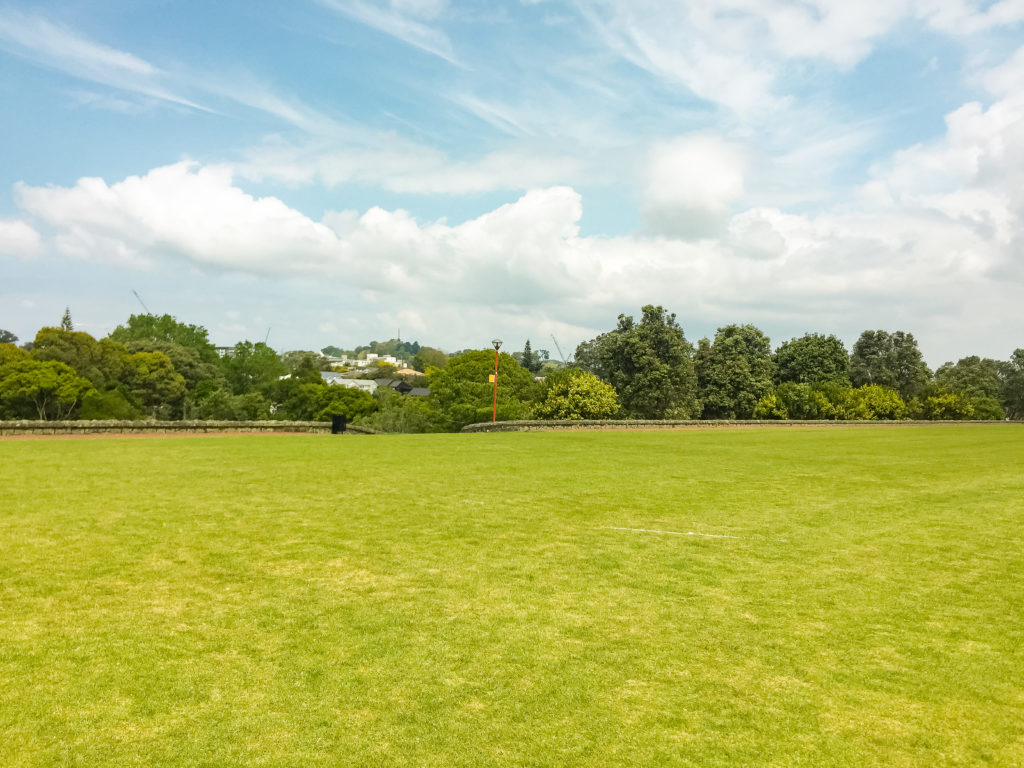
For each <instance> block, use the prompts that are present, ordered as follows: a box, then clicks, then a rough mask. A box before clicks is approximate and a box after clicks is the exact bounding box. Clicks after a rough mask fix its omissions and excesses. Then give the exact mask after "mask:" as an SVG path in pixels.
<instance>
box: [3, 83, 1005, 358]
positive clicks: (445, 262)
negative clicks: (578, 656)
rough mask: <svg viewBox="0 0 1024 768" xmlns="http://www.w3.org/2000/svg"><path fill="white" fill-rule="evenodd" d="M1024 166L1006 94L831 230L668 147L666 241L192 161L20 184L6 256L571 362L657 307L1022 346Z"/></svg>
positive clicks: (729, 150) (653, 180) (550, 209)
mask: <svg viewBox="0 0 1024 768" xmlns="http://www.w3.org/2000/svg"><path fill="white" fill-rule="evenodd" d="M999 92H1000V93H1002V92H1003V91H999ZM1022 158H1024V98H1022V97H1020V96H1018V95H1017V94H1016V92H1010V93H1006V94H1005V95H1004V96H1003V97H1002V98H1000V99H999V100H997V101H995V102H993V103H991V104H989V105H988V106H983V105H981V104H978V103H970V104H966V105H964V106H963V107H961V108H959V109H957V110H954V111H953V112H951V113H950V114H949V115H948V116H947V119H946V132H945V135H944V136H943V137H942V138H941V139H939V140H936V141H934V142H931V143H928V144H921V145H916V146H913V147H909V148H907V149H905V150H902V151H900V152H897V153H895V154H893V155H892V156H891V157H890V158H889V159H888V160H887V161H886V162H883V163H879V164H878V165H877V166H875V167H874V168H873V169H872V171H871V178H870V180H869V181H868V182H867V183H866V184H865V185H863V187H862V188H861V189H860V190H859V193H858V195H857V196H855V197H854V198H853V199H849V200H846V201H844V203H843V204H842V205H841V206H836V207H835V208H833V209H831V210H825V211H823V212H820V213H818V214H816V215H807V214H796V213H792V212H787V211H785V210H781V209H779V208H776V207H767V206H757V207H747V208H745V209H744V208H743V207H742V206H741V203H743V198H744V186H745V176H744V174H745V159H744V152H743V150H742V148H739V147H737V146H735V145H733V144H730V143H728V142H726V141H724V140H722V139H720V138H717V137H713V136H708V135H697V136H684V137H680V138H678V139H675V140H672V141H669V142H666V143H664V144H661V145H659V146H658V147H657V148H656V149H655V150H654V152H653V153H652V155H651V165H650V167H649V169H648V174H647V177H646V186H645V188H644V189H645V197H644V200H645V205H646V210H648V212H649V213H650V215H651V218H650V219H649V221H651V222H654V223H657V222H661V223H662V224H663V226H661V227H660V228H656V227H654V226H652V227H651V231H649V232H647V233H643V234H635V235H630V236H624V237H613V238H607V237H594V236H584V235H581V234H580V229H579V225H580V221H581V217H582V213H583V208H584V200H583V198H582V197H581V196H580V194H579V193H578V192H577V191H576V190H575V189H573V188H571V187H568V186H546V187H543V188H537V189H532V190H530V191H528V192H526V193H525V194H523V195H521V196H520V197H519V198H518V199H516V200H515V201H513V202H510V203H508V204H506V205H503V206H500V207H498V208H496V209H494V210H492V211H490V212H488V213H486V214H484V215H482V216H479V217H477V218H475V219H472V220H470V221H467V222H464V223H462V224H458V225H455V226H453V225H449V224H447V223H445V222H443V221H435V222H425V221H420V220H417V219H416V218H415V217H413V216H411V215H410V214H409V213H407V212H405V211H402V210H384V209H383V208H379V207H375V208H370V209H369V210H366V211H362V212H360V211H338V212H331V213H328V214H327V215H325V216H324V217H323V218H322V220H320V221H315V220H313V219H311V218H309V217H308V216H306V215H304V214H303V213H301V212H300V211H297V210H295V209H293V208H291V207H289V206H288V205H286V204H285V203H284V202H282V201H281V200H279V199H277V198H273V197H256V196H253V195H251V194H249V193H248V192H246V191H245V189H244V181H240V180H239V179H238V178H237V177H236V175H235V174H233V173H232V171H231V169H230V168H228V167H226V166H202V165H198V164H195V163H184V162H183V163H177V164H174V165H170V166H165V167H162V168H156V169H154V170H152V171H150V172H149V173H147V174H145V175H143V176H138V177H129V178H127V179H124V180H122V181H117V182H113V183H108V182H106V181H104V180H102V179H95V178H92V179H90V178H86V179H81V180H80V181H79V182H78V183H77V184H75V185H74V186H71V187H33V186H28V185H24V184H22V185H18V186H17V187H16V190H15V198H16V201H17V203H18V205H19V206H20V207H21V209H22V211H23V220H4V221H0V243H5V244H9V243H12V242H13V243H16V244H18V243H20V245H17V246H16V248H17V250H18V252H19V253H26V252H29V251H32V250H38V249H40V248H41V247H42V246H40V245H39V234H38V232H42V234H43V237H44V238H45V239H46V242H47V243H49V247H50V248H51V249H55V250H56V251H57V252H59V253H62V254H64V255H67V256H70V257H74V258H80V259H89V260H92V261H99V262H113V263H118V264H128V265H133V266H145V265H146V264H148V263H157V262H170V263H187V264H189V265H192V266H196V267H199V268H201V269H205V270H212V271H230V272H235V273H242V274H250V275H260V276H271V277H273V278H278V279H279V278H291V277H295V278H305V279H307V280H311V281H320V282H329V283H332V284H338V285H343V286H344V287H345V288H346V289H347V290H350V291H352V292H355V293H357V294H358V295H361V296H363V297H364V299H365V300H367V301H370V302H377V304H378V306H379V307H380V308H381V318H382V322H383V321H386V322H388V323H392V324H393V325H395V326H399V325H401V326H402V327H407V328H410V329H412V328H419V327H427V326H429V327H430V329H431V335H432V336H435V334H436V336H435V338H440V339H444V338H452V337H453V336H455V330H454V329H458V328H464V327H465V325H466V322H467V321H466V317H467V316H469V317H473V318H474V322H477V321H479V322H484V321H485V319H486V321H487V322H489V323H492V324H493V326H494V327H506V328H523V329H524V330H525V334H524V335H528V334H530V333H534V334H535V332H536V329H537V327H538V325H543V327H544V328H552V329H557V330H556V331H555V332H556V333H559V334H560V335H561V337H562V340H566V339H568V340H570V341H569V342H568V345H571V343H572V341H571V340H574V339H575V340H578V339H579V338H582V337H585V336H587V335H589V332H590V331H591V330H601V329H605V328H607V327H608V326H609V324H610V323H611V322H613V321H614V317H615V315H617V314H618V313H619V312H622V311H636V309H637V308H639V307H640V306H641V305H642V304H644V303H648V302H657V303H662V304H664V305H665V306H668V307H670V308H672V309H674V310H675V311H677V312H679V313H680V316H681V317H689V318H694V317H702V318H714V319H715V320H720V321H722V322H731V321H753V322H766V321H771V322H774V323H790V324H791V325H793V326H796V327H798V328H803V329H805V330H813V329H832V330H840V331H842V330H843V329H846V328H849V327H851V326H852V327H853V328H856V329H863V328H866V327H904V328H907V329H909V330H913V331H915V332H916V333H918V335H919V336H921V337H922V338H924V337H927V336H929V335H930V334H933V335H934V337H936V338H941V339H942V340H943V341H942V343H943V344H946V345H952V344H954V340H955V339H961V340H962V342H961V343H962V344H963V345H965V346H967V345H969V344H970V343H971V341H970V340H971V339H976V338H978V337H979V336H980V337H984V338H999V339H1003V340H1005V341H1004V342H1002V343H1004V345H1006V346H1008V348H1009V349H1012V348H1013V346H1019V345H1020V340H1019V337H1020V336H1021V335H1022V334H1024V324H1022V320H1021V319H1020V313H1019V312H1018V311H1017V306H1016V305H1017V297H1018V296H1019V294H1020V291H1021V288H1022V287H1024V286H1022V283H1024V262H1022V257H1021V253H1024V249H1022V248H1021V245H1022V243H1024V237H1022V236H1024V222H1022V220H1021V212H1022V211H1024V192H1022V190H1024V160H1022ZM659 216H660V217H661V218H660V219H659V218H658V217H659ZM709 221H710V222H713V223H714V231H713V232H712V231H711V230H710V229H706V230H705V231H704V232H703V233H701V232H700V231H699V230H700V227H702V226H703V227H706V226H707V223H708V222H709ZM665 222H667V224H666V223H665ZM680 222H682V224H680ZM673 227H674V228H675V229H673ZM698 234H700V235H701V236H700V237H696V235H698ZM6 249H7V250H11V246H10V245H7V247H6ZM318 322H320V323H321V324H325V325H329V324H331V323H333V324H334V325H335V326H337V327H341V320H340V319H336V318H324V319H322V320H318ZM996 326H998V327H996ZM530 329H533V331H531V330H530ZM1015 336H1016V337H1017V338H1016V340H1014V337H1015ZM943 348H944V349H945V348H949V347H948V346H947V347H943ZM967 348H970V347H969V346H968V347H967ZM961 349H962V348H961ZM981 351H982V352H984V350H981ZM990 354H997V353H996V352H991V353H990Z"/></svg>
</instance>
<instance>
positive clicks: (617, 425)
mask: <svg viewBox="0 0 1024 768" xmlns="http://www.w3.org/2000/svg"><path fill="white" fill-rule="evenodd" d="M962 424H985V425H989V426H995V425H1006V424H1010V425H1012V424H1016V425H1018V426H1020V425H1021V422H1019V421H1017V422H1013V421H1011V422H1004V421H800V420H797V419H792V420H790V419H781V420H780V419H772V420H765V421H757V420H747V421H739V420H728V419H709V420H707V421H700V420H697V419H686V420H676V421H670V420H667V419H663V420H654V419H602V420H598V419H580V420H575V421H573V420H564V421H555V420H552V421H544V420H530V421H498V422H490V421H485V422H482V423H480V424H470V425H469V426H466V427H463V428H462V431H463V432H539V431H546V430H559V429H715V428H721V427H908V426H919V427H920V426H929V427H941V426H955V425H962Z"/></svg>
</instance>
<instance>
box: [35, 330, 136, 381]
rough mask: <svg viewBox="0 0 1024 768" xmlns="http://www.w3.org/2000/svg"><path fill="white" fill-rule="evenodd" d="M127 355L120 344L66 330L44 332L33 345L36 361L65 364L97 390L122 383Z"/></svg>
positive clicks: (38, 335) (37, 335)
mask: <svg viewBox="0 0 1024 768" xmlns="http://www.w3.org/2000/svg"><path fill="white" fill-rule="evenodd" d="M127 355H128V351H127V350H126V349H125V348H124V346H123V345H121V344H118V343H117V342H114V341H111V340H110V339H100V340H99V341H97V340H96V339H94V338H93V337H92V336H90V335H89V334H88V333H84V332H82V331H69V330H66V329H64V328H40V329H39V332H38V333H37V334H36V338H35V342H34V343H33V345H32V357H34V358H35V359H36V360H42V361H49V360H52V361H56V362H60V363H64V364H65V365H67V366H70V367H71V368H73V369H74V370H75V371H76V372H77V373H78V374H79V375H81V376H84V377H85V378H86V379H88V380H89V382H90V383H91V384H92V385H93V386H94V387H96V388H97V389H108V388H111V387H113V386H115V385H116V384H117V382H119V381H120V380H121V376H122V373H123V371H124V359H125V357H126V356H127Z"/></svg>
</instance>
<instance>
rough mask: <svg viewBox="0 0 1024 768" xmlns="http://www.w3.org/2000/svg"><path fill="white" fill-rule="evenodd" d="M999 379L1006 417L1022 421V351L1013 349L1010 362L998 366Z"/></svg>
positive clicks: (1023, 355) (1023, 390)
mask: <svg viewBox="0 0 1024 768" xmlns="http://www.w3.org/2000/svg"><path fill="white" fill-rule="evenodd" d="M999 378H1000V379H1001V381H1002V404H1003V408H1005V409H1006V415H1007V417H1009V418H1011V419H1024V349H1015V350H1014V351H1013V355H1011V356H1010V360H1009V361H1008V362H1006V363H1002V364H1001V365H1000V366H999Z"/></svg>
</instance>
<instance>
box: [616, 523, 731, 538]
mask: <svg viewBox="0 0 1024 768" xmlns="http://www.w3.org/2000/svg"><path fill="white" fill-rule="evenodd" d="M601 528H602V529H604V530H606V531H631V532H632V533H664V534H667V535H668V536H704V537H706V538H708V539H745V538H747V537H746V536H727V535H726V534H724V533H697V532H696V531H659V530H658V529H656V528H619V527H617V526H614V525H602V526H601Z"/></svg>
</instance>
